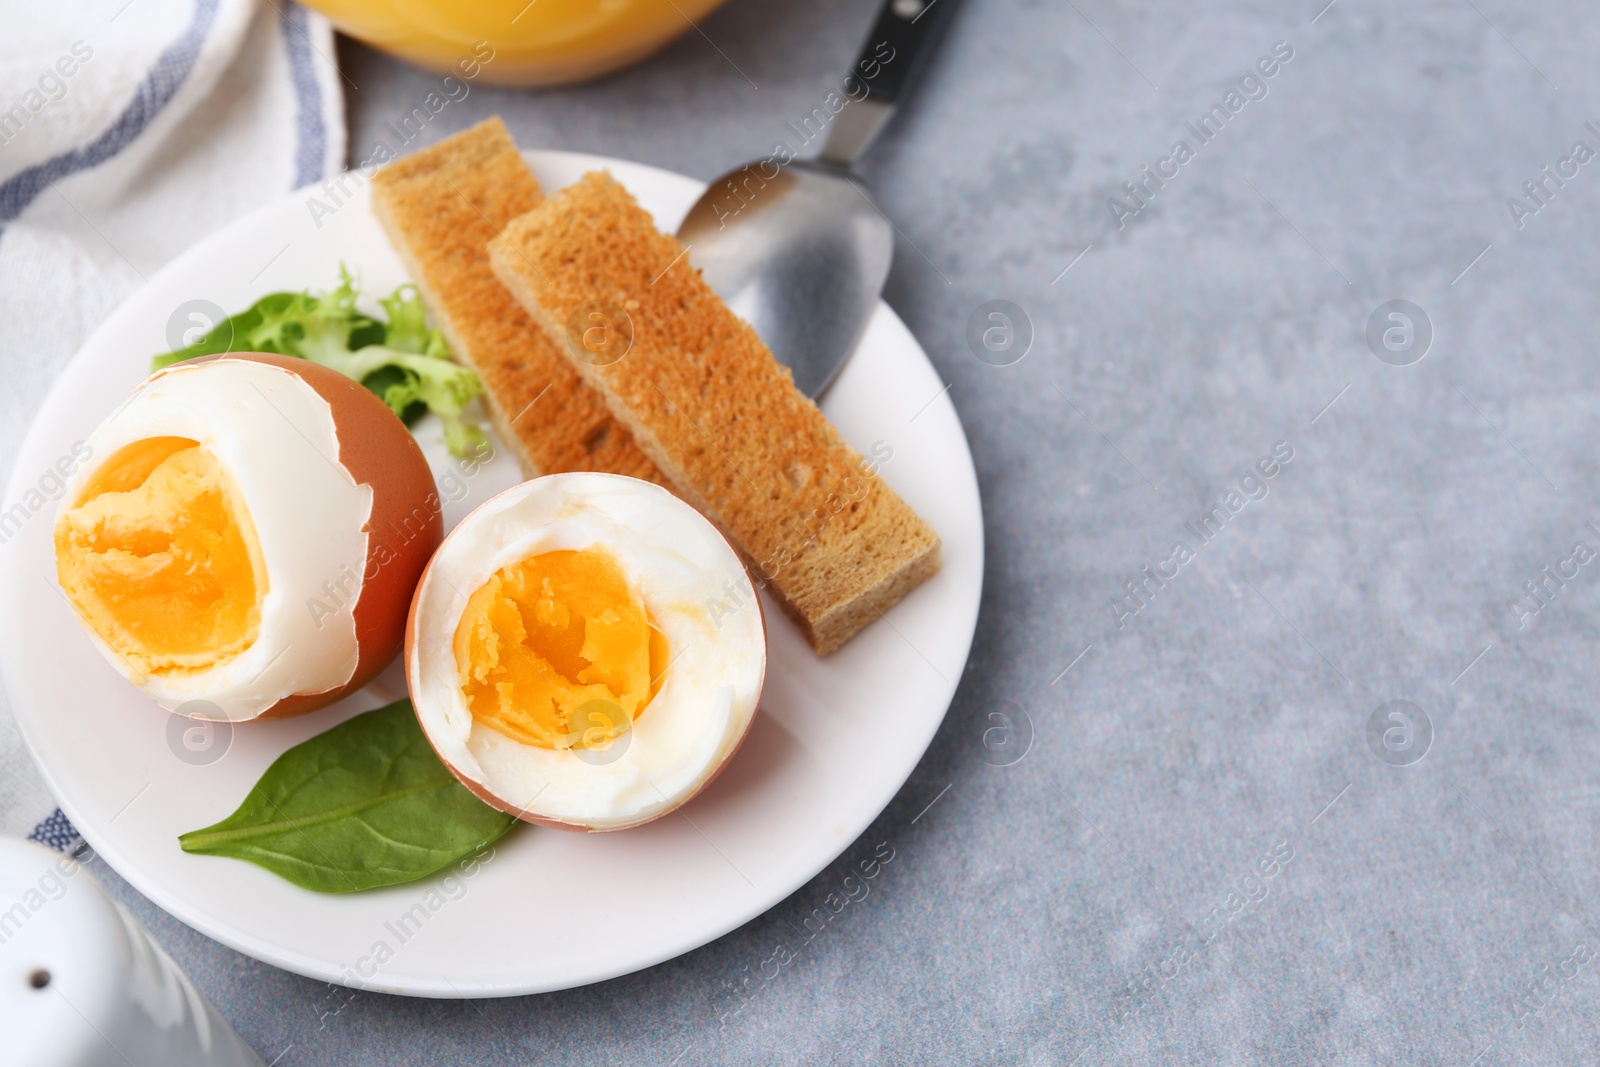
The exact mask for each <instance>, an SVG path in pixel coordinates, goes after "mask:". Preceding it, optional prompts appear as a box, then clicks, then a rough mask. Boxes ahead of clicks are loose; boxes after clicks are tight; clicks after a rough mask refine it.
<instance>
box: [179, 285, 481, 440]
mask: <svg viewBox="0 0 1600 1067" xmlns="http://www.w3.org/2000/svg"><path fill="white" fill-rule="evenodd" d="M358 296H359V292H358V290H357V288H356V285H355V282H354V280H353V279H352V278H351V276H350V272H349V270H348V269H346V268H345V267H344V266H342V265H341V266H340V268H339V284H338V285H337V286H335V287H334V288H333V289H332V290H330V291H329V292H327V293H324V294H322V295H321V296H313V295H311V294H310V293H270V294H268V295H267V296H264V297H262V298H261V299H260V300H257V301H256V302H255V303H254V304H252V305H251V306H250V307H249V308H247V309H246V310H244V311H242V312H240V313H239V314H237V315H233V316H231V317H229V318H227V319H225V320H223V321H222V322H220V323H218V324H217V325H216V326H214V327H212V328H211V329H210V330H209V331H207V332H206V334H205V336H203V337H201V338H200V339H199V340H197V341H196V342H195V343H194V344H192V345H189V346H188V347H187V348H180V349H178V350H177V351H174V352H167V353H165V354H163V355H159V356H156V357H155V358H154V359H153V360H151V369H153V370H160V369H161V368H162V367H168V366H171V365H172V364H174V363H181V362H182V361H184V360H186V359H194V358H195V357H197V356H210V355H216V354H218V353H222V352H272V353H276V354H278V355H283V356H298V357H300V358H302V359H309V360H311V361H312V362H313V363H320V364H322V365H323V366H325V367H330V368H332V369H333V370H336V371H338V372H339V373H341V374H343V375H344V376H345V377H347V378H353V379H355V380H356V381H358V382H360V383H361V384H362V385H364V386H366V387H367V388H368V389H369V390H371V391H372V392H373V393H375V394H377V396H378V397H379V398H380V399H381V400H382V401H383V402H384V403H385V404H387V405H388V406H389V410H391V411H393V412H394V413H395V414H396V415H398V416H400V418H401V419H403V420H404V421H405V422H406V424H407V425H410V424H411V423H413V422H415V421H416V420H417V419H418V418H419V417H420V416H421V415H423V414H424V413H426V412H429V411H431V412H433V413H434V414H435V415H437V416H439V420H440V421H441V422H442V423H443V424H444V433H445V443H446V444H447V445H449V447H450V451H451V453H452V454H454V455H456V456H466V455H470V454H472V453H474V452H475V451H477V450H478V449H479V448H480V447H481V446H482V445H483V444H484V436H483V430H482V429H480V428H479V427H478V426H477V425H475V424H474V423H473V422H472V421H471V420H470V419H469V418H468V417H467V415H466V411H465V409H466V406H467V404H468V402H469V401H471V400H472V398H473V397H476V396H478V395H480V394H481V393H482V392H483V383H481V382H480V381H479V380H478V376H477V375H476V374H473V373H472V372H471V371H470V370H468V369H467V368H465V367H463V366H461V365H460V364H458V363H456V362H455V361H454V360H453V359H452V357H451V353H450V346H449V345H447V344H446V343H445V340H444V335H442V334H441V333H440V332H439V331H438V330H436V329H433V328H432V327H430V326H429V325H428V320H427V311H426V309H425V308H424V307H423V304H422V298H421V296H419V295H418V293H417V289H416V287H415V286H412V285H402V286H401V287H400V288H398V289H396V290H395V291H394V292H393V293H392V294H390V295H389V296H388V297H386V298H382V299H380V300H379V303H380V304H382V305H383V309H384V312H385V313H386V314H387V316H388V321H387V322H384V321H381V320H378V319H374V318H372V317H371V316H368V315H365V314H362V313H361V312H360V311H357V310H356V300H357V298H358Z"/></svg>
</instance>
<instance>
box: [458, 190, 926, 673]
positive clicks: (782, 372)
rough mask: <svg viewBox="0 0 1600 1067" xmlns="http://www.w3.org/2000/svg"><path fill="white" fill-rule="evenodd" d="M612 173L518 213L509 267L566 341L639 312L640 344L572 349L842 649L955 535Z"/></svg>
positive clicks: (661, 460) (494, 252)
mask: <svg viewBox="0 0 1600 1067" xmlns="http://www.w3.org/2000/svg"><path fill="white" fill-rule="evenodd" d="M683 251H684V250H683V246H682V245H680V244H679V243H678V241H677V240H676V239H674V238H672V237H669V236H667V235H665V234H663V233H660V232H659V231H658V230H657V229H656V228H655V225H654V224H653V223H652V222H651V219H650V216H649V215H648V214H647V213H646V212H645V211H644V209H642V208H641V207H639V205H638V204H637V203H635V202H634V199H633V197H632V196H630V195H629V194H628V192H627V190H625V189H623V188H622V186H620V185H618V184H617V183H616V182H615V181H613V180H612V179H611V177H610V176H609V175H607V174H603V173H594V174H589V175H586V176H585V177H584V178H583V180H582V181H580V182H579V183H578V184H576V185H574V186H572V187H571V188H569V189H566V190H563V191H562V192H560V193H558V194H557V195H556V196H554V197H552V198H551V199H549V200H546V201H545V202H544V203H543V204H542V205H540V206H539V207H536V208H534V209H533V210H532V211H530V212H528V213H527V214H526V215H523V216H521V217H520V218H518V219H516V220H514V221H513V222H511V223H510V224H509V225H508V226H507V227H505V233H504V235H503V236H501V237H499V238H497V239H496V240H495V241H493V242H491V244H490V246H489V258H490V261H491V262H492V263H493V265H494V271H495V274H496V275H497V276H498V277H499V278H500V280H501V281H502V282H504V283H505V285H506V288H508V289H510V290H511V292H512V293H513V294H514V295H515V296H516V297H517V299H518V300H520V301H521V302H522V304H523V306H524V307H525V308H527V309H528V311H529V313H530V314H531V315H532V316H533V318H534V320H535V321H537V322H538V323H540V325H542V326H543V327H544V328H545V330H546V331H548V332H549V333H550V335H551V337H552V338H558V339H559V338H563V337H565V336H567V334H568V332H569V328H568V323H570V322H574V321H579V320H580V319H581V320H582V321H599V320H594V319H593V318H592V313H593V312H594V311H595V310H596V309H598V310H599V311H600V313H601V315H602V318H604V319H610V320H613V322H615V323H617V324H620V329H621V332H622V334H624V335H625V334H626V332H627V327H628V326H629V325H631V330H632V345H631V347H630V348H628V350H627V352H626V354H625V355H622V357H621V358H620V359H617V360H616V361H615V362H607V358H608V357H609V356H610V355H614V354H617V353H616V351H615V349H612V350H611V351H610V352H609V353H600V354H599V355H598V356H590V357H589V358H579V357H580V356H581V355H586V353H583V352H582V351H581V349H580V348H579V347H578V346H574V345H567V346H563V348H562V354H563V355H564V356H566V357H567V358H568V359H569V360H570V361H571V363H572V365H573V367H574V368H576V369H577V370H578V371H579V372H580V373H581V374H582V375H583V377H584V380H585V381H587V382H588V383H589V384H590V385H592V386H594V387H595V388H596V389H597V390H599V391H600V392H601V393H602V394H603V395H604V396H605V398H606V401H607V403H609V404H610V406H611V410H612V412H613V414H615V415H616V416H617V418H618V420H619V421H621V422H622V423H623V424H624V425H626V426H627V427H628V429H629V430H630V431H631V432H632V433H633V437H634V440H635V441H636V442H638V444H639V447H640V448H642V449H643V450H644V451H645V453H646V454H647V455H648V456H649V457H650V458H651V459H652V460H653V461H655V463H656V465H657V466H658V467H660V468H661V470H662V471H663V472H665V473H666V475H667V477H668V478H669V479H670V480H671V482H672V485H673V486H674V488H676V489H677V491H678V494H679V495H680V496H682V497H683V498H684V499H685V500H688V501H689V502H690V503H692V504H694V505H695V506H696V507H698V508H700V510H701V511H703V512H705V513H706V514H707V515H708V516H710V517H711V519H712V520H713V521H715V522H716V523H718V524H719V525H720V526H721V527H722V528H723V529H724V530H725V531H727V533H728V534H729V536H730V537H731V538H732V540H733V541H734V542H735V543H736V544H737V545H738V546H739V547H740V549H741V550H742V551H743V552H744V554H745V555H746V557H748V559H749V560H750V561H751V563H752V564H753V565H754V566H755V568H756V570H757V571H758V573H759V574H760V576H761V577H762V578H764V579H766V581H767V588H768V589H769V590H771V591H772V592H774V593H775V594H777V597H778V599H779V601H780V602H781V603H782V604H783V605H784V607H785V609H786V610H787V611H788V612H789V614H791V615H792V616H793V617H794V618H795V620H796V621H797V622H798V623H799V624H800V626H801V628H802V629H803V630H804V631H805V634H806V637H807V639H808V640H809V641H810V642H811V646H812V648H814V649H816V651H817V652H819V653H827V652H831V651H832V650H833V649H835V648H837V647H839V645H841V644H843V643H844V642H845V641H846V640H848V639H849V638H850V637H851V636H852V635H854V634H855V633H856V631H858V630H860V629H861V628H862V627H863V626H865V625H866V624H867V623H869V622H871V621H872V620H873V619H875V618H877V617H878V615H879V614H880V613H882V612H883V611H884V610H885V609H887V608H888V607H889V606H890V605H891V604H893V603H895V602H896V601H898V600H899V599H900V598H901V597H903V596H904V595H905V594H906V593H907V592H909V591H910V590H911V589H913V588H915V587H916V586H917V585H918V584H920V583H921V582H923V581H924V580H926V579H927V578H928V577H930V576H931V575H933V574H934V573H935V572H936V571H937V570H938V568H939V537H938V535H937V534H935V533H934V531H933V529H932V528H931V527H930V526H929V525H928V524H927V523H925V522H923V521H922V519H920V518H919V517H918V516H917V514H916V513H915V512H914V511H912V510H911V508H910V507H909V506H908V505H907V504H906V503H905V501H903V500H901V499H900V497H899V496H897V495H896V494H895V492H894V490H892V489H890V488H889V486H888V485H887V484H885V483H884V482H883V480H882V479H880V478H877V477H876V476H874V474H873V473H872V470H871V468H870V467H868V466H867V465H866V464H865V462H864V461H863V460H862V459H861V457H860V455H858V454H857V453H856V451H855V450H854V449H852V448H851V447H850V446H849V445H847V444H845V442H844V440H843V439H842V438H841V437H840V436H839V434H838V431H836V430H835V429H834V428H833V427H832V426H831V425H830V424H829V423H828V420H827V419H825V418H824V417H823V415H822V412H821V411H819V410H818V409H817V406H816V405H815V404H813V403H812V402H811V401H810V400H808V399H807V398H806V397H804V396H802V395H801V393H800V392H799V390H797V389H796V388H795V387H794V382H793V380H792V379H791V377H790V375H789V371H788V369H787V368H785V367H783V366H781V365H780V364H779V363H778V362H777V361H776V360H775V359H773V357H772V353H771V352H769V351H768V350H767V347H766V345H764V344H762V342H761V339H760V338H759V337H757V336H756V332H755V331H754V330H753V329H751V328H750V327H749V326H748V325H747V324H746V323H745V322H744V321H743V320H741V319H740V318H739V317H738V316H736V315H734V314H733V312H731V311H729V310H728V307H727V305H725V304H724V303H723V302H722V300H721V299H719V298H718V297H717V295H716V294H715V293H713V292H712V291H711V288H710V287H709V286H707V285H706V283H705V282H704V280H702V279H701V277H700V272H699V271H697V270H695V269H694V268H693V267H691V266H690V265H689V264H688V263H687V262H684V261H683Z"/></svg>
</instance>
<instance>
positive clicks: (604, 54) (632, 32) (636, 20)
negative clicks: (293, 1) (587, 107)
mask: <svg viewBox="0 0 1600 1067" xmlns="http://www.w3.org/2000/svg"><path fill="white" fill-rule="evenodd" d="M307 3H308V6H310V7H313V8H315V9H316V10H318V11H320V12H322V13H323V14H324V15H327V16H328V18H329V19H331V20H332V21H333V23H334V25H335V26H337V27H338V28H339V29H340V30H342V31H343V32H345V33H347V34H349V35H350V36H352V37H355V38H357V39H358V40H361V41H365V42H366V43H367V44H370V45H372V46H373V47H374V48H379V49H382V50H383V51H386V52H391V53H393V54H395V55H397V56H399V57H400V58H402V59H405V60H408V61H410V62H412V63H415V64H417V65H418V66H420V67H424V68H426V69H428V70H433V71H437V72H439V73H441V74H455V75H456V76H457V77H463V76H465V75H467V72H468V70H469V69H470V65H471V64H477V65H478V68H479V69H478V71H477V73H476V74H475V75H472V77H473V80H478V81H484V82H489V83H491V84H495V85H558V84H563V83H566V82H574V81H582V80H583V79H585V78H593V77H597V76H599V75H601V74H606V73H609V72H611V71H614V70H617V69H619V68H621V67H625V66H627V65H629V64H630V63H634V62H637V61H638V60H640V59H643V58H644V57H645V56H648V55H649V54H651V53H652V52H655V51H657V50H659V49H661V48H663V47H665V46H666V44H667V43H668V42H670V41H671V40H672V39H673V38H675V37H677V36H678V35H679V34H681V33H683V32H685V31H686V30H688V29H689V28H690V22H691V20H699V19H700V18H701V17H702V16H703V15H705V14H707V13H708V12H710V11H711V10H712V9H714V8H715V7H717V6H718V5H719V4H720V3H722V0H533V2H531V3H530V2H529V0H307ZM485 46H486V47H485ZM485 56H492V58H489V59H488V60H487V61H484V57H485ZM463 62H466V63H467V64H469V67H466V68H463V67H461V66H460V64H461V63H463Z"/></svg>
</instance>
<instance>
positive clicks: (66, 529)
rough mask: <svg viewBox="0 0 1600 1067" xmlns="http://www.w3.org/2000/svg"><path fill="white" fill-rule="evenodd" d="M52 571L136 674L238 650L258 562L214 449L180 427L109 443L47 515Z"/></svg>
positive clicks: (256, 614) (254, 607) (256, 619)
mask: <svg viewBox="0 0 1600 1067" xmlns="http://www.w3.org/2000/svg"><path fill="white" fill-rule="evenodd" d="M55 542H56V575H57V577H58V579H59V580H60V582H61V588H62V589H63V590H64V591H65V592H66V594H67V597H68V599H70V600H71V601H72V603H73V604H74V605H75V606H76V607H77V609H78V611H79V613H80V614H81V615H82V616H83V618H84V621H85V622H86V623H87V624H88V626H89V628H90V629H92V630H93V631H94V632H95V633H96V634H97V635H98V636H99V637H100V639H101V640H102V641H104V642H105V643H106V644H107V645H109V646H110V647H111V648H112V649H113V650H115V651H116V652H117V653H118V655H120V656H121V657H122V659H123V660H124V662H126V663H127V664H128V665H129V666H130V667H132V668H133V669H134V671H135V672H136V673H155V674H166V673H175V672H180V671H192V670H200V669H205V668H209V667H214V666H216V665H218V664H220V663H223V662H225V661H227V660H228V659H231V658H232V657H234V656H236V655H238V654H239V653H240V652H243V651H244V650H245V649H247V648H249V647H250V645H251V644H252V643H253V642H254V641H255V639H256V632H257V630H258V629H259V627H260V622H261V603H262V600H263V599H264V598H265V596H266V593H267V579H266V567H265V565H264V563H263V562H262V558H261V547H260V542H259V541H258V540H257V539H256V531H255V526H254V525H253V524H252V523H251V521H250V513H249V511H248V509H246V507H245V504H244V501H243V499H242V498H241V497H240V495H239V491H238V487H237V486H236V485H234V482H233V479H232V477H230V476H229V474H228V472H227V471H226V470H224V469H223V467H222V465H221V464H220V463H219V462H218V461H217V459H216V457H215V456H213V455H212V454H211V453H210V452H208V451H206V450H205V449H204V448H201V447H200V445H199V443H198V442H196V441H191V440H189V439H188V438H186V437H151V438H147V439H145V440H143V441H136V442H134V443H133V444H131V445H128V446H127V447H126V448H123V449H120V450H119V451H118V452H117V453H116V454H115V455H113V456H112V457H111V458H110V459H109V460H107V461H106V463H105V465H104V466H102V467H101V468H100V469H99V470H98V471H96V472H95V474H94V476H93V477H92V478H91V479H90V480H89V483H88V486H87V488H86V489H85V490H84V492H83V494H82V495H81V496H80V498H79V500H78V502H77V503H76V504H75V505H74V506H73V507H72V508H71V509H70V510H68V511H67V512H66V513H65V514H63V515H62V516H61V518H60V520H59V521H58V522H57V523H56V530H55Z"/></svg>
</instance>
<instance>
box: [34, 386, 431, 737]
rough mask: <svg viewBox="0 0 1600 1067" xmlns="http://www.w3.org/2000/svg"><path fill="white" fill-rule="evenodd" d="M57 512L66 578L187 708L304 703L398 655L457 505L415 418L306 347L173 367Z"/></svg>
mask: <svg viewBox="0 0 1600 1067" xmlns="http://www.w3.org/2000/svg"><path fill="white" fill-rule="evenodd" d="M87 444H88V446H89V448H90V449H91V450H92V451H91V455H92V456H93V457H95V459H96V460H97V462H92V463H89V464H86V465H85V466H84V467H83V468H81V469H80V470H79V472H78V473H77V475H76V476H75V477H74V478H73V480H72V481H71V482H70V483H69V484H68V486H67V489H66V492H65V496H64V497H63V501H62V507H61V511H60V513H59V515H58V517H57V519H56V527H55V552H56V574H57V578H58V580H59V582H60V584H61V589H62V591H63V592H64V593H65V594H66V596H67V599H68V600H69V601H71V603H72V605H73V606H74V607H75V608H76V609H77V611H78V615H79V617H80V619H81V621H82V622H83V624H84V627H85V629H87V630H88V632H89V635H90V637H91V638H93V640H94V642H95V644H96V645H97V646H98V647H99V648H100V650H101V652H102V653H104V655H105V657H106V658H107V659H108V660H109V661H110V662H111V663H112V665H113V666H115V667H116V668H117V670H119V671H120V672H121V673H122V674H123V675H124V676H125V677H126V678H128V679H129V680H130V681H132V682H133V683H134V684H135V685H137V686H139V687H140V688H142V689H143V690H144V691H145V692H146V693H148V694H149V695H150V696H152V697H153V698H155V700H156V702H157V703H159V704H160V705H161V706H162V707H164V708H166V709H168V710H169V711H176V712H179V713H181V714H185V715H190V716H192V717H195V718H206V719H226V720H230V721H235V722H237V721H243V720H247V719H254V718H258V717H262V716H266V717H273V718H276V717H280V716H285V715H296V714H300V713H301V712H306V711H311V710H313V709H315V708H319V707H322V706H324V705H326V704H330V703H332V702H333V701H335V700H338V699H339V698H340V697H343V696H345V695H346V694H348V693H350V692H352V691H354V690H356V689H358V688H360V687H361V686H363V685H365V684H366V683H367V682H368V681H370V680H371V679H372V677H373V676H374V675H375V674H377V673H378V672H379V671H380V670H382V669H383V667H384V666H385V665H386V664H387V663H388V662H389V661H390V660H392V659H393V658H394V656H395V653H396V652H397V651H399V648H400V645H401V642H402V639H403V637H404V633H405V618H406V610H407V607H408V605H409V603H410V598H411V594H412V592H413V590H414V589H415V588H416V583H417V579H418V577H419V576H420V575H421V573H422V570H423V568H424V566H425V565H426V564H427V560H428V556H429V555H430V554H431V553H432V552H433V550H434V548H435V547H436V546H437V545H438V543H439V540H440V536H441V533H442V519H441V515H440V505H439V498H438V495H437V493H436V492H435V490H434V484H433V475H432V473H431V472H430V471H429V469H428V464H427V461H426V460H425V459H424V458H423V456H422V451H421V449H419V448H418V447H417V443H416V441H415V440H413V439H412V437H411V434H410V432H409V431H407V430H406V428H405V425H404V424H403V423H402V422H401V421H400V420H399V419H397V418H395V416H394V414H393V413H392V412H390V411H389V409H388V408H387V407H386V406H385V405H384V403H383V402H382V401H381V400H379V399H378V398H377V397H376V396H374V395H373V394H372V393H371V392H369V391H368V390H366V389H364V388H363V387H362V386H361V385H359V384H358V383H356V382H353V381H351V380H350V379H348V378H346V377H344V376H343V375H341V374H339V373H338V372H336V371H333V370H329V369H328V368H326V367H322V366H319V365H317V364H315V363H311V362H308V361H306V360H303V359H293V358H289V357H283V356H271V355H228V356H218V357H211V358H208V359H198V360H191V361H189V362H186V363H179V364H175V365H174V366H171V367H168V368H166V369H164V370H161V371H158V372H157V373H155V374H153V375H151V376H150V377H149V378H147V379H146V380H145V381H144V383H143V384H141V385H140V386H139V387H138V388H137V389H135V390H134V392H133V394H132V395H131V396H130V397H129V398H128V400H127V402H126V403H124V404H123V405H122V407H121V408H119V409H118V410H117V411H116V412H115V413H113V414H112V415H111V417H110V418H108V419H106V421H105V422H103V423H101V424H100V426H99V428H98V429H96V430H95V431H94V433H93V434H91V435H90V436H89V438H88V440H87Z"/></svg>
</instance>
